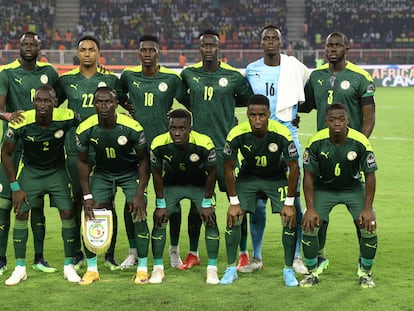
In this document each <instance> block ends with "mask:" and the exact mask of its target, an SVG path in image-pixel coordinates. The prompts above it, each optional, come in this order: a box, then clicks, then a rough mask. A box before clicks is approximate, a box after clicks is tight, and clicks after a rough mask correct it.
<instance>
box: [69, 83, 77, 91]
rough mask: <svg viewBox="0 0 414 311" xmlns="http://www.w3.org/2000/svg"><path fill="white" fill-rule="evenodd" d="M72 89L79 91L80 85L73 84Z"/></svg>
mask: <svg viewBox="0 0 414 311" xmlns="http://www.w3.org/2000/svg"><path fill="white" fill-rule="evenodd" d="M70 87H71V88H73V89H75V90H78V84H71V85H70Z"/></svg>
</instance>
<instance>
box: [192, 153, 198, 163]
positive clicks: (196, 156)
mask: <svg viewBox="0 0 414 311" xmlns="http://www.w3.org/2000/svg"><path fill="white" fill-rule="evenodd" d="M198 160H200V156H199V155H198V154H196V153H193V154H191V155H190V161H191V162H197V161H198Z"/></svg>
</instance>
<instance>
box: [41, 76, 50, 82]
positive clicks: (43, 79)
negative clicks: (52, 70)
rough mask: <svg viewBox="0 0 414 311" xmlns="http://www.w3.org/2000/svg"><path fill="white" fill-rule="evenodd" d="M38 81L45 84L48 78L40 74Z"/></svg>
mask: <svg viewBox="0 0 414 311" xmlns="http://www.w3.org/2000/svg"><path fill="white" fill-rule="evenodd" d="M40 82H41V83H42V84H47V83H48V82H49V78H48V77H47V75H41V76H40Z"/></svg>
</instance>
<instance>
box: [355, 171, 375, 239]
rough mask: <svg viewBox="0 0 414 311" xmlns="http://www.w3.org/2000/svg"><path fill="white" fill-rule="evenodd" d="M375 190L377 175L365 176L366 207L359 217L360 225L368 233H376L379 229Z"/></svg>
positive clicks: (369, 174) (368, 174)
mask: <svg viewBox="0 0 414 311" xmlns="http://www.w3.org/2000/svg"><path fill="white" fill-rule="evenodd" d="M375 188H376V177H375V173H367V174H365V207H364V209H363V210H362V211H361V214H360V216H359V224H360V225H361V226H362V228H364V229H365V230H366V231H368V232H374V231H375V229H376V227H377V223H376V220H375V213H374V208H373V203H374V195H375Z"/></svg>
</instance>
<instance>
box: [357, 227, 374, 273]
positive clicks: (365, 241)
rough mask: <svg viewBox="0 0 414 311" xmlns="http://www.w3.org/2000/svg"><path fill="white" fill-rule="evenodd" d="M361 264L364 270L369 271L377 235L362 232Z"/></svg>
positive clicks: (372, 261)
mask: <svg viewBox="0 0 414 311" xmlns="http://www.w3.org/2000/svg"><path fill="white" fill-rule="evenodd" d="M359 244H360V252H361V265H362V268H363V269H364V270H365V271H370V270H371V268H372V265H373V263H374V258H375V255H376V253H377V244H378V237H377V235H376V234H375V233H374V234H365V232H362V235H361V240H360V243H359Z"/></svg>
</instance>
